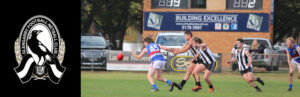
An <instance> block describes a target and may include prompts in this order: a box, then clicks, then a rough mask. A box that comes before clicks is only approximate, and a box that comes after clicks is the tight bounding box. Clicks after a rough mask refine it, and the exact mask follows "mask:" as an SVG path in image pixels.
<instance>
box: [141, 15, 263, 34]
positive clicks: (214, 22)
mask: <svg viewBox="0 0 300 97" xmlns="http://www.w3.org/2000/svg"><path fill="white" fill-rule="evenodd" d="M144 30H148V31H155V30H156V31H186V30H189V31H221V32H224V31H225V32H269V14H268V13H208V12H206V13H202V12H201V13H200V12H144Z"/></svg>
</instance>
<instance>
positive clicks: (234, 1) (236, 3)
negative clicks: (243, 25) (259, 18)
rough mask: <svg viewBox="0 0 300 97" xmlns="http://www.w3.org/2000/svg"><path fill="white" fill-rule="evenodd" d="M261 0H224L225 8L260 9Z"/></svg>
mask: <svg viewBox="0 0 300 97" xmlns="http://www.w3.org/2000/svg"><path fill="white" fill-rule="evenodd" d="M262 1H263V0H226V9H234V10H239V9H247V10H261V9H262V6H263V4H262Z"/></svg>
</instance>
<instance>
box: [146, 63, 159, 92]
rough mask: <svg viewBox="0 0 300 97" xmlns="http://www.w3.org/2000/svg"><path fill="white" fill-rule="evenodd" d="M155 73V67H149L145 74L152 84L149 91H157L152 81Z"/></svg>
mask: <svg viewBox="0 0 300 97" xmlns="http://www.w3.org/2000/svg"><path fill="white" fill-rule="evenodd" d="M154 73H155V69H154V68H152V67H150V68H149V71H148V74H147V78H148V81H149V82H150V84H151V85H152V87H153V89H152V90H151V91H158V88H157V86H156V84H155V83H154V79H153V74H154Z"/></svg>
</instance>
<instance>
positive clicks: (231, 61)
mask: <svg viewBox="0 0 300 97" xmlns="http://www.w3.org/2000/svg"><path fill="white" fill-rule="evenodd" d="M236 61H237V60H236V58H234V59H232V60H227V61H226V63H227V64H230V63H235V62H236Z"/></svg>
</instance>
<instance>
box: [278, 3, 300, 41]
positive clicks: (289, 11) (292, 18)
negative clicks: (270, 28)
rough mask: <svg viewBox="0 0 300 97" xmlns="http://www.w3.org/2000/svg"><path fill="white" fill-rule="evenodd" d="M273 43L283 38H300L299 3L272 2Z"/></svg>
mask: <svg viewBox="0 0 300 97" xmlns="http://www.w3.org/2000/svg"><path fill="white" fill-rule="evenodd" d="M274 1H275V5H274V36H273V37H274V42H273V43H276V42H278V41H282V40H283V39H284V38H285V37H291V36H292V37H293V38H300V37H299V35H300V26H299V25H300V18H299V17H300V1H299V0H274Z"/></svg>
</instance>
